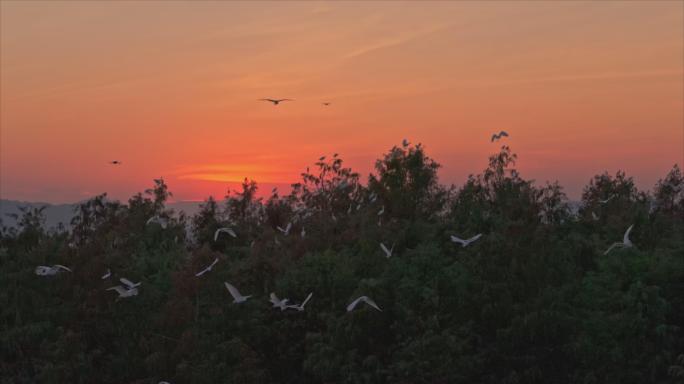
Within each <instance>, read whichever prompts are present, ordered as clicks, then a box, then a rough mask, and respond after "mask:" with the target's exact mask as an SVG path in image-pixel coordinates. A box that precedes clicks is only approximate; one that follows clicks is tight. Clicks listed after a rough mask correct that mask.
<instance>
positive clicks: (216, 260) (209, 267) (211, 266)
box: [195, 257, 218, 277]
mask: <svg viewBox="0 0 684 384" xmlns="http://www.w3.org/2000/svg"><path fill="white" fill-rule="evenodd" d="M216 263H218V257H217V258H215V259H214V261H213V262H212V263H211V264H209V266H208V267H206V268H204V269H203V270H201V271H199V272H197V273H196V274H195V276H197V277H200V276H202V275H204V274H205V273H207V272H209V271H211V269H212V268H214V265H216Z"/></svg>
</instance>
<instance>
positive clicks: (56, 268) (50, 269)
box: [35, 99, 634, 312]
mask: <svg viewBox="0 0 684 384" xmlns="http://www.w3.org/2000/svg"><path fill="white" fill-rule="evenodd" d="M261 100H263V101H269V102H271V103H273V104H274V105H278V104H279V103H281V102H283V101H293V100H292V99H261ZM329 104H330V103H324V105H326V106H327V105H329ZM502 137H509V135H508V133H507V132H506V131H499V132H498V133H494V134H493V135H492V137H491V142H494V141H498V140H499V139H501V138H502ZM402 145H403V146H404V147H408V145H409V142H408V141H407V140H406V139H404V140H403V141H402ZM336 156H337V154H335V156H334V157H336ZM319 160H320V161H323V160H325V156H322V157H321V158H320V159H319ZM111 163H112V164H116V165H120V164H121V162H120V161H118V160H115V161H112V162H111ZM339 187H342V186H339ZM274 192H275V190H274ZM615 197H616V195H615V194H613V195H611V196H609V197H608V198H606V199H602V200H599V203H600V204H606V203H608V202H609V201H610V200H612V199H614V198H615ZM377 199H378V196H377V194H375V193H371V195H370V196H369V197H368V202H369V203H371V204H372V203H375V202H376V201H377ZM352 208H353V204H350V205H349V209H348V210H347V213H348V214H350V213H351V212H352ZM360 208H361V203H358V204H357V206H356V210H359V209H360ZM384 213H385V206H384V204H383V205H381V208H380V210H379V211H378V212H377V216H378V217H379V220H378V226H381V225H382V216H383V215H384ZM591 215H592V218H593V219H594V220H598V219H599V218H598V216H597V215H596V214H595V213H594V212H591ZM332 220H333V221H337V218H336V217H335V216H334V215H332ZM146 224H147V225H149V224H158V225H159V226H161V227H162V228H163V229H166V227H167V225H168V220H167V219H165V218H163V217H160V216H157V215H155V216H152V217H150V218H149V219H148V220H147V222H146ZM633 227H634V225H631V226H630V227H629V228H627V231H626V232H625V234H624V236H623V239H622V241H621V242H615V243H613V244H612V245H611V246H610V247H609V248H608V249H607V250H606V251H605V252H604V255H607V254H608V253H609V252H610V251H612V250H613V249H615V248H629V247H632V246H633V243H632V241H631V240H630V239H629V234H630V232H631V231H632V228H633ZM276 229H277V230H278V231H279V232H280V233H282V235H283V236H288V235H289V234H290V230H291V229H292V222H289V223H288V224H287V226H285V228H283V227H281V226H277V227H276ZM222 233H225V234H227V235H229V236H231V237H233V238H237V237H238V235H237V233H236V232H235V230H233V229H232V228H230V227H223V228H219V229H217V230H216V232H215V233H214V241H215V242H216V241H218V239H219V237H220V236H221V234H222ZM300 236H301V237H302V238H304V237H305V236H306V229H305V228H304V227H302V230H301V232H300ZM481 237H482V233H478V234H477V235H475V236H472V237H470V238H467V239H462V238H460V237H458V236H455V235H451V236H450V239H451V241H452V242H453V243H455V244H459V245H461V247H463V248H465V247H467V246H469V245H471V244H472V243H474V242H476V241H477V240H479V239H480V238H481ZM275 241H276V244H280V243H279V241H278V238H276V239H275ZM379 245H380V250H381V251H382V252H383V253H384V254H385V257H386V258H388V259H389V258H391V257H392V256H393V255H394V254H395V252H394V244H392V246H391V247H389V248H388V247H387V246H386V245H385V244H384V243H382V242H381V243H380V244H379ZM218 262H219V259H218V258H215V259H214V261H213V262H212V263H211V264H209V265H208V266H207V267H205V268H204V269H202V270H201V271H199V272H197V273H196V274H195V276H196V277H198V278H200V277H202V276H203V275H205V274H207V273H209V272H211V271H212V269H213V268H214V266H216V264H217V263H218ZM60 272H71V269H69V268H68V267H65V266H64V265H60V264H55V265H53V266H43V265H40V266H38V267H36V269H35V273H36V275H38V276H54V275H57V274H58V273H60ZM111 276H112V272H111V270H109V269H107V272H106V273H105V274H104V275H103V276H102V279H103V280H106V279H109V278H110V277H111ZM119 281H120V282H121V283H122V285H116V286H113V287H110V288H107V290H108V291H109V290H113V291H116V292H117V293H118V294H119V296H118V298H117V300H118V299H121V298H128V297H133V296H137V295H138V293H139V290H138V287H139V286H140V285H141V283H133V282H132V281H130V280H128V279H126V278H125V277H121V278H119ZM224 285H225V287H226V289H227V290H228V293H229V294H230V295H231V296H232V297H233V303H234V304H241V303H245V302H247V300H248V299H249V298H251V297H252V295H247V296H245V295H243V294H241V293H240V291H239V290H238V289H237V288H236V287H235V286H234V285H232V284H230V283H229V282H224ZM312 296H313V292H311V293H309V295H308V296H307V297H306V299H305V300H304V301H302V303H301V304H294V305H288V302H289V301H290V300H289V299H287V298H283V299H279V298H278V296H277V295H276V293H275V292H271V294H270V297H269V301H270V302H271V303H272V304H273V308H277V309H280V310H281V311H285V310H287V309H293V310H297V311H304V306H305V305H306V304H307V303H308V302H309V300H311V297H312ZM359 303H365V304H367V305H368V306H370V307H372V308H374V309H376V310H378V311H382V310H381V309H380V307H379V306H378V305H377V304H376V303H375V301H373V300H372V299H371V298H369V297H368V296H365V295H364V296H360V297H358V298H356V299H354V300H353V301H352V302H351V303H350V304H349V305H348V306H347V312H351V311H353V310H354V309H355V308H356V307H357V306H358V304H359Z"/></svg>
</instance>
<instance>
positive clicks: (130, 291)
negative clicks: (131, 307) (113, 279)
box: [107, 285, 138, 299]
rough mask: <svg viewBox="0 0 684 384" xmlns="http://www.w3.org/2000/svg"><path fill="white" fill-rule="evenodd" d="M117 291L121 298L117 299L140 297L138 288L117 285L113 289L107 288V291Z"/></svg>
mask: <svg viewBox="0 0 684 384" xmlns="http://www.w3.org/2000/svg"><path fill="white" fill-rule="evenodd" d="M111 290H115V291H116V292H117V293H118V294H119V297H118V298H117V299H123V298H126V297H132V296H136V295H138V288H126V287H124V286H121V285H116V286H114V287H111V288H107V291H111Z"/></svg>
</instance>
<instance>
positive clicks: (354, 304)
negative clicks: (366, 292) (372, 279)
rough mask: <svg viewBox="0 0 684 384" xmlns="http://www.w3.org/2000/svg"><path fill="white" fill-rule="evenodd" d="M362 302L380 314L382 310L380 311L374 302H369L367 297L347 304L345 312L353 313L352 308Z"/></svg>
mask: <svg viewBox="0 0 684 384" xmlns="http://www.w3.org/2000/svg"><path fill="white" fill-rule="evenodd" d="M362 301H363V302H364V303H366V304H368V305H370V306H371V307H373V308H375V309H377V310H378V311H380V312H382V309H380V307H378V305H377V304H375V301H373V300H371V299H370V298H369V297H368V296H361V297H359V298H357V299H356V300H354V301H352V302H351V304H349V305H348V306H347V312H351V311H353V310H354V308H356V305H357V304H359V303H360V302H362Z"/></svg>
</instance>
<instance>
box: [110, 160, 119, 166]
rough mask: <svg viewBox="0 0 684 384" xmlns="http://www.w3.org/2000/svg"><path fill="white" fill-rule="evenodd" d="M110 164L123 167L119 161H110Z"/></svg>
mask: <svg viewBox="0 0 684 384" xmlns="http://www.w3.org/2000/svg"><path fill="white" fill-rule="evenodd" d="M109 164H113V165H121V162H120V161H119V160H114V161H110V162H109Z"/></svg>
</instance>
